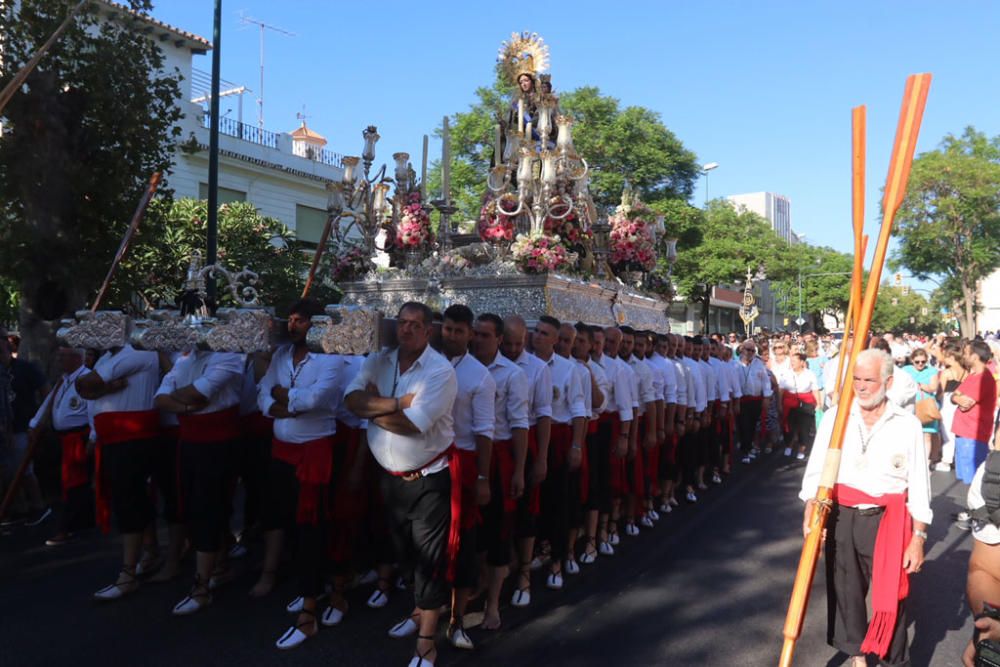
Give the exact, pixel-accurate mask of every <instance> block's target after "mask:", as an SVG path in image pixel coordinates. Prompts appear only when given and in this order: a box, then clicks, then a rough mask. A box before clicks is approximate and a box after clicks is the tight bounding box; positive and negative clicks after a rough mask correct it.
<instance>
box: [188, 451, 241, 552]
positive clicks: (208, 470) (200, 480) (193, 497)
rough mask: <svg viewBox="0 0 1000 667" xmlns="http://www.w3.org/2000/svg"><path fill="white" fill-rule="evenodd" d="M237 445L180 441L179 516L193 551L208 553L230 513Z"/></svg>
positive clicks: (217, 544)
mask: <svg viewBox="0 0 1000 667" xmlns="http://www.w3.org/2000/svg"><path fill="white" fill-rule="evenodd" d="M237 444H238V443H237V442H233V441H229V440H225V441H223V442H183V441H182V442H181V443H180V445H179V447H180V453H179V458H180V462H179V466H180V502H181V515H182V518H183V520H184V522H185V523H186V524H187V526H188V529H189V533H190V537H191V544H192V545H193V546H194V548H195V551H202V552H206V553H212V552H216V551H218V550H219V549H220V548H221V547H222V536H223V534H224V532H225V531H226V530H227V529H228V528H229V517H230V516H231V514H232V501H231V496H232V494H231V491H232V485H233V481H234V479H235V477H234V475H235V470H234V468H235V466H234V451H235V449H236V446H237Z"/></svg>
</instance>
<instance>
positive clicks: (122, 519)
mask: <svg viewBox="0 0 1000 667" xmlns="http://www.w3.org/2000/svg"><path fill="white" fill-rule="evenodd" d="M161 448H162V441H161V440H160V439H159V438H150V439H146V440H133V441H131V442H116V443H114V444H110V445H103V446H102V450H101V455H102V457H103V459H104V463H103V464H102V466H103V465H106V466H107V479H108V480H110V482H111V507H112V510H113V511H114V513H115V520H116V525H117V528H118V532H119V533H122V534H123V535H125V534H129V533H141V532H142V531H143V530H145V529H146V526H148V525H149V522H150V521H152V520H153V518H154V517H155V516H156V507H155V506H154V505H153V500H152V499H151V498H150V496H149V487H148V485H147V483H146V480H147V479H149V476H150V475H151V474H153V471H154V468H155V467H156V462H157V456H158V455H159V452H158V449H161ZM175 509H176V508H175Z"/></svg>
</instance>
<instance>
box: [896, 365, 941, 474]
mask: <svg viewBox="0 0 1000 667" xmlns="http://www.w3.org/2000/svg"><path fill="white" fill-rule="evenodd" d="M903 370H904V371H906V372H907V373H908V374H909V375H910V377H912V378H913V381H914V382H916V383H917V405H918V406H919V405H920V402H921V401H925V400H928V399H929V400H933V401H934V402H935V404H937V403H938V391H939V390H940V383H939V382H938V379H939V378H938V373H937V372H936V371H935V370H934V369H933V368H931V365H930V356H929V355H928V354H927V351H926V350H925V349H923V348H917V349H916V350H914V351H913V353H912V354H910V363H909V364H907V365H906V366H904V367H903ZM938 407H939V408H940V404H938ZM917 416H920V415H919V411H918V415H917ZM922 421H923V420H922ZM939 430H940V429H939V422H938V420H936V419H935V420H934V421H931V422H929V423H925V424H924V445H925V446H926V448H927V458H928V461H929V462H930V465H931V468H932V469H933V468H934V466H936V465H937V464H938V463H940V462H941V434H940V432H939Z"/></svg>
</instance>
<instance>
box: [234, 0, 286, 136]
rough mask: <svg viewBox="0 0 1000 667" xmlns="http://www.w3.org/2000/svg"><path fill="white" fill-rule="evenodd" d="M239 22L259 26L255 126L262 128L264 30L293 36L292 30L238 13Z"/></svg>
mask: <svg viewBox="0 0 1000 667" xmlns="http://www.w3.org/2000/svg"><path fill="white" fill-rule="evenodd" d="M240 23H242V24H244V25H246V24H253V25H255V26H257V27H258V28H260V89H259V94H258V95H257V126H258V127H260V129H262V130H263V129H264V31H265V30H273V31H274V32H277V33H280V34H282V35H286V36H288V37H295V33H294V32H289V31H288V30H285V29H283V28H279V27H277V26H274V25H271V24H269V23H265V22H264V21H261V20H259V19H255V18H253V17H252V16H245V15H244V14H243V13H240Z"/></svg>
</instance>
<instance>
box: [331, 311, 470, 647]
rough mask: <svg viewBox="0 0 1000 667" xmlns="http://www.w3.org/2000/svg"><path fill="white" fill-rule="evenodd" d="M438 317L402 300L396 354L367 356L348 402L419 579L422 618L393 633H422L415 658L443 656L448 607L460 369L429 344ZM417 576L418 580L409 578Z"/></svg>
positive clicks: (406, 566) (398, 546) (395, 537)
mask: <svg viewBox="0 0 1000 667" xmlns="http://www.w3.org/2000/svg"><path fill="white" fill-rule="evenodd" d="M432 329H433V313H432V312H431V309H430V308H428V307H427V306H426V305H424V304H422V303H417V302H412V301H411V302H407V303H404V304H403V305H402V306H401V307H400V309H399V314H398V315H397V318H396V338H397V340H398V342H399V346H398V347H397V348H396V349H384V350H382V351H380V352H378V353H375V354H372V355H370V356H369V357H368V358H367V359H365V362H364V364H363V365H362V367H361V372H360V373H358V375H357V377H355V378H354V380H353V381H352V382H351V383H350V385H348V387H347V389H346V392H345V393H346V397H345V402H346V403H347V407H348V408H349V409H350V410H351V411H352V412H354V414H356V415H357V416H358V417H360V418H362V419H367V420H368V446H369V448H370V449H371V451H372V454H373V455H374V456H375V460H376V461H378V463H379V465H381V466H382V468H383V469H384V471H385V472H384V474H383V475H382V495H383V499H384V502H385V506H386V510H387V511H388V514H389V524H390V536H391V538H392V541H393V544H394V546H395V550H396V554H397V555H398V556H400V557H401V558H404V560H403V562H401V563H400V565H401V566H402V568H403V571H404V573H405V575H404V576H405V577H406V578H407V579H411V580H412V581H413V588H412V590H413V592H414V597H415V602H416V606H417V608H418V609H419V613H418V614H417V615H416V617H414V616H412V615H411V616H408V617H407V618H406V619H404V620H403V621H400V622H399V623H397V624H396V625H395V626H393V627H392V629H390V634H391V635H392V636H395V637H404V636H408V635H411V634H413V633H414V632H415V633H416V634H417V642H416V647H415V658H414V660H423V661H426V662H429V663H431V664H433V663H434V661H435V659H436V657H437V649H436V648H435V646H434V633H435V631H436V629H437V624H438V616H439V614H440V609H441V606H442V605H444V604H445V603H447V602H448V599H449V594H448V584H447V581H446V580H445V579H446V577H445V572H446V569H447V568H446V566H445V565H446V559H447V557H448V554H447V546H448V544H449V528H450V523H451V479H450V477H449V474H448V470H447V468H448V458H447V456H448V453H449V452H450V451H451V448H452V443H453V442H454V439H455V431H454V425H453V424H454V421H453V417H452V407H453V406H454V403H455V395H456V393H457V391H458V381H457V378H456V376H455V369H454V368H452V366H451V364H450V363H449V362H448V360H447V359H445V358H444V357H442V356H441V355H440V354H438V353H437V352H435V351H434V350H433V349H432V348H431V347H430V345H429V342H430V336H431V331H432ZM410 573H412V575H413V576H412V577H411V576H410Z"/></svg>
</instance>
